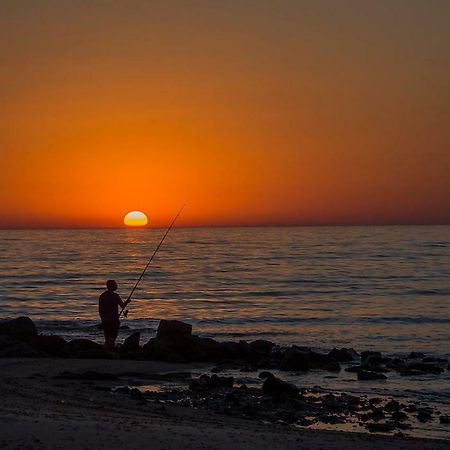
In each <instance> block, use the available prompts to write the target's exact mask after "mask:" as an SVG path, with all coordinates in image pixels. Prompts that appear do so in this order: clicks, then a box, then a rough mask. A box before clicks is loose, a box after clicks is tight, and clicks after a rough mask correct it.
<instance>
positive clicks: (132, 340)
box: [121, 332, 141, 353]
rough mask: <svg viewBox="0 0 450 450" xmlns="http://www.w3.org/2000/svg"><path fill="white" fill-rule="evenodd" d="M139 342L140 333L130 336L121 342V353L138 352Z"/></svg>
mask: <svg viewBox="0 0 450 450" xmlns="http://www.w3.org/2000/svg"><path fill="white" fill-rule="evenodd" d="M140 341H141V333H139V332H135V333H133V334H131V335H130V336H128V337H127V338H126V339H125V340H124V341H123V345H122V348H121V351H122V352H125V353H128V352H137V351H139V350H140V349H141V347H140V345H139V344H140Z"/></svg>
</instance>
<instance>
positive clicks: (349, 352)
mask: <svg viewBox="0 0 450 450" xmlns="http://www.w3.org/2000/svg"><path fill="white" fill-rule="evenodd" d="M328 356H329V357H330V358H333V359H334V360H336V361H338V362H349V361H355V360H356V359H358V353H357V352H356V351H355V350H353V349H352V348H345V347H343V348H340V349H337V348H333V350H331V352H330V353H328Z"/></svg>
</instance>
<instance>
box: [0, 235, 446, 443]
mask: <svg viewBox="0 0 450 450" xmlns="http://www.w3.org/2000/svg"><path fill="white" fill-rule="evenodd" d="M164 231H165V230H163V229H95V230H94V229H93V230H2V231H0V287H1V291H0V318H7V317H17V316H19V315H27V316H29V317H31V318H32V319H33V320H34V321H35V322H36V324H37V326H38V328H39V331H41V332H45V333H55V334H59V335H61V336H63V337H65V338H73V337H89V338H91V339H95V340H98V341H101V340H102V336H101V331H100V330H98V328H97V326H96V325H97V324H98V322H99V319H98V296H99V295H100V294H101V292H102V291H103V290H104V284H105V281H106V280H107V279H110V278H113V279H115V280H116V281H117V282H118V284H119V290H118V292H119V293H120V295H121V296H122V298H124V299H125V298H127V296H128V295H129V293H130V291H131V289H132V287H133V286H134V283H135V282H136V280H137V279H138V278H139V275H140V274H141V271H142V269H143V268H144V267H145V265H146V264H147V262H148V260H149V257H150V256H151V254H152V253H153V251H154V249H155V247H156V246H157V244H158V242H159V240H160V239H161V237H162V235H163V233H164ZM449 300H450V226H398V227H369V226H366V227H314V228H312V227H311V228H310V227H279V228H277V227H273V228H175V229H173V230H172V232H171V233H170V234H169V236H168V238H167V240H166V241H165V242H164V245H163V246H162V248H161V250H160V252H159V253H158V254H157V255H156V258H155V259H154V261H153V262H152V264H151V266H150V267H149V269H148V271H147V273H146V274H145V276H144V277H143V279H142V281H141V283H140V284H139V287H138V288H137V290H136V292H135V294H134V296H133V301H132V303H131V304H130V308H129V311H130V312H129V316H128V318H127V319H125V320H123V322H122V323H123V325H125V326H126V327H127V329H126V330H123V331H121V335H120V336H119V340H120V339H123V338H124V337H125V336H127V335H128V334H129V333H130V332H131V331H133V330H139V331H141V332H142V333H143V335H144V336H143V340H144V341H145V340H146V339H148V337H150V336H152V335H154V332H155V329H156V327H157V324H158V321H159V320H160V319H162V318H165V319H169V318H171V319H179V320H183V321H185V322H189V323H191V324H192V325H193V331H194V333H195V334H198V335H201V336H208V337H213V338H216V339H220V340H240V339H244V340H253V339H270V340H272V341H274V342H276V343H277V344H280V345H290V344H298V345H301V346H310V347H312V348H314V349H316V350H320V351H328V350H330V349H331V348H333V347H343V346H345V347H353V348H355V349H356V350H357V351H361V350H379V351H382V352H384V353H386V354H388V355H394V356H395V355H403V356H404V355H405V354H408V353H409V352H410V351H421V352H424V353H426V354H427V355H428V356H439V357H444V358H448V357H450V301H449ZM279 375H281V376H283V377H284V378H285V379H288V380H289V381H292V382H294V383H296V384H297V385H300V386H309V387H312V386H314V385H320V387H321V388H324V389H337V390H341V391H348V392H357V393H359V394H371V395H385V396H397V397H400V400H402V399H403V400H405V401H406V400H407V401H413V402H415V403H416V404H418V405H422V406H426V405H429V406H434V407H435V408H438V409H439V410H440V411H441V413H442V414H444V413H447V414H448V413H450V371H448V370H446V371H445V372H444V373H443V374H441V375H437V376H436V375H422V376H419V377H417V376H416V377H410V378H408V377H400V376H399V375H398V374H397V373H395V372H390V373H389V374H388V380H387V381H372V382H358V381H357V380H356V375H355V374H351V373H347V372H344V371H343V372H341V373H340V374H337V375H329V374H328V373H327V372H323V371H318V372H315V371H313V372H310V373H308V374H304V375H302V376H299V375H296V374H289V373H284V374H279ZM249 376H250V377H251V376H253V377H256V378H257V374H253V375H251V374H250V375H249ZM247 381H248V380H247ZM243 382H246V380H245V379H243ZM411 433H412V434H414V433H416V434H417V435H422V436H434V437H447V438H448V437H449V435H450V433H449V430H448V426H446V425H440V424H439V422H438V420H437V418H435V420H434V422H433V423H432V424H429V423H427V424H424V425H421V424H418V423H416V425H415V426H414V428H413V430H412V431H411Z"/></svg>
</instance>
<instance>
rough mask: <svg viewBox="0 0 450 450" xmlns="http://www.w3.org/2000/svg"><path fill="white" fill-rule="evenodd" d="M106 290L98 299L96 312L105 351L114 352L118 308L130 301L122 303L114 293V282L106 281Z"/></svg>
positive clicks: (115, 284)
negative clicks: (103, 338) (99, 319)
mask: <svg viewBox="0 0 450 450" xmlns="http://www.w3.org/2000/svg"><path fill="white" fill-rule="evenodd" d="M106 288H107V290H106V291H105V292H103V294H102V295H100V297H99V299H98V312H99V314H100V318H101V319H102V326H103V333H104V335H105V350H114V345H115V343H116V339H117V335H118V334H119V326H120V321H119V306H120V307H121V308H122V309H124V308H125V307H126V306H127V305H128V303H130V301H131V300H130V299H128V300H125V301H122V299H121V298H120V295H119V294H117V293H116V292H115V291H116V290H117V283H116V281H115V280H108V281H107V282H106Z"/></svg>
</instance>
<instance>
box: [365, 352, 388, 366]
mask: <svg viewBox="0 0 450 450" xmlns="http://www.w3.org/2000/svg"><path fill="white" fill-rule="evenodd" d="M361 362H362V363H367V364H372V365H378V364H381V363H382V362H383V355H382V354H381V352H373V351H365V352H361Z"/></svg>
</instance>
